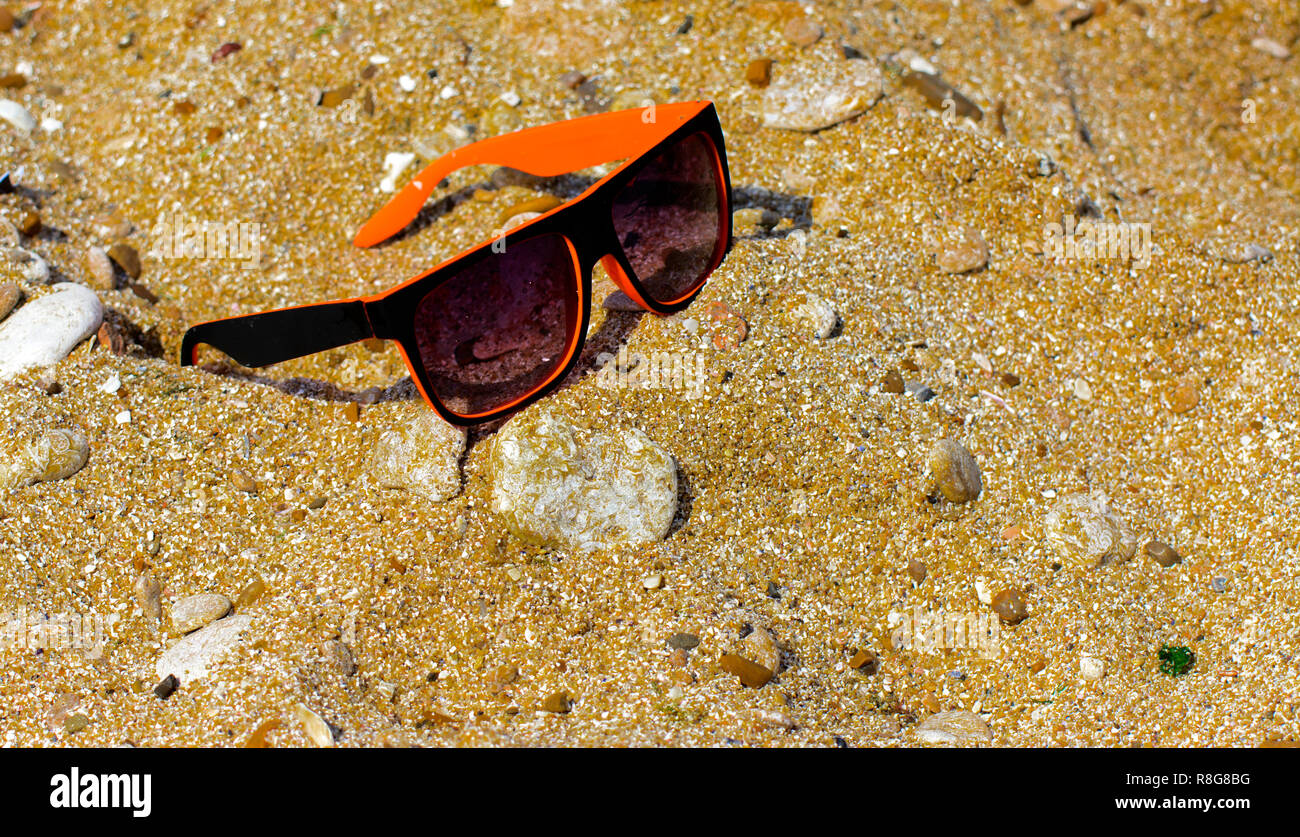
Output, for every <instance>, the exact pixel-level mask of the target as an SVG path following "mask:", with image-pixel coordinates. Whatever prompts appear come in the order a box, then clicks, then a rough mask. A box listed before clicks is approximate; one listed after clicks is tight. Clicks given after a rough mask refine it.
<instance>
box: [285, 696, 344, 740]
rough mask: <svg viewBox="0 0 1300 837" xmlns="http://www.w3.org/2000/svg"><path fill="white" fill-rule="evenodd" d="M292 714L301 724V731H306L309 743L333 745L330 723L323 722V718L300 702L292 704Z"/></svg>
mask: <svg viewBox="0 0 1300 837" xmlns="http://www.w3.org/2000/svg"><path fill="white" fill-rule="evenodd" d="M293 715H294V717H295V718H297V719H298V723H300V724H302V729H303V732H305V733H307V737H308V738H309V739H311V743H313V744H315V745H316V746H317V747H333V746H334V733H333V731H331V730H330V725H329V724H327V723H325V719H324V718H322V717H321V716H320V715H317V714H316V713H315V712H313V711H311V710H310V709H308V708H307V706H306V705H305V704H302V703H295V704H294V705H293Z"/></svg>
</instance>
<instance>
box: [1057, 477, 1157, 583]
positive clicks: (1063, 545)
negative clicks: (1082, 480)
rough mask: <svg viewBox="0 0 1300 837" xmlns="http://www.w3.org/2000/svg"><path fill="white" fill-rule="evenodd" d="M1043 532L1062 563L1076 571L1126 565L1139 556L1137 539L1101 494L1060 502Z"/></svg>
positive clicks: (1070, 496) (1078, 495)
mask: <svg viewBox="0 0 1300 837" xmlns="http://www.w3.org/2000/svg"><path fill="white" fill-rule="evenodd" d="M1043 529H1044V532H1045V533H1046V535H1047V540H1048V542H1049V543H1051V544H1052V545H1053V546H1054V547H1055V548H1056V551H1057V553H1058V554H1059V555H1060V557H1061V559H1062V562H1063V563H1067V564H1070V565H1072V566H1074V567H1075V568H1076V569H1088V568H1090V567H1093V566H1098V565H1103V564H1115V563H1122V562H1124V561H1128V560H1129V559H1131V558H1132V557H1133V556H1134V555H1136V554H1137V535H1136V534H1134V532H1133V529H1132V528H1131V527H1130V526H1129V525H1128V523H1127V522H1125V520H1124V519H1123V518H1122V517H1120V515H1119V514H1118V513H1117V512H1116V511H1115V510H1114V509H1112V508H1111V506H1110V500H1109V498H1108V497H1107V496H1106V494H1105V493H1104V492H1102V491H1100V490H1093V491H1091V492H1078V493H1075V494H1067V495H1065V496H1064V497H1062V498H1061V499H1059V500H1058V501H1057V502H1056V505H1054V506H1053V507H1052V509H1051V511H1049V512H1048V513H1047V517H1046V519H1045V520H1044V523H1043Z"/></svg>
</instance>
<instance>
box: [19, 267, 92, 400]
mask: <svg viewBox="0 0 1300 837" xmlns="http://www.w3.org/2000/svg"><path fill="white" fill-rule="evenodd" d="M103 320H104V306H103V305H102V304H101V303H100V301H99V297H97V296H95V292H94V291H92V290H90V289H89V288H87V287H84V286H82V285H73V284H71V283H68V284H62V285H60V286H59V287H57V288H56V289H55V290H53V291H52V292H50V293H48V294H46V295H45V296H42V297H40V298H39V299H34V300H32V301H31V302H29V303H27V304H26V305H24V306H23V307H22V308H19V309H18V310H17V311H15V312H14V313H12V314H10V315H9V316H8V318H6V319H5V321H4V322H3V323H0V380H6V379H8V378H12V377H13V376H15V375H17V374H18V373H20V372H22V371H24V370H27V369H31V368H33V367H37V366H53V365H54V364H56V363H58V362H59V361H61V360H63V359H64V358H65V357H67V356H68V353H69V352H71V351H72V350H73V349H74V348H75V347H76V346H77V344H79V343H80V342H81V341H82V340H85V339H86V338H87V337H89V336H90V335H92V334H94V333H95V330H96V329H98V328H99V325H100V323H102V322H103Z"/></svg>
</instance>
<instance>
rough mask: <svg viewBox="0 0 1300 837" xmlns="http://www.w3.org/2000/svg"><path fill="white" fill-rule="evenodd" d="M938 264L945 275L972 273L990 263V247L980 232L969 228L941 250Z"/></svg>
mask: <svg viewBox="0 0 1300 837" xmlns="http://www.w3.org/2000/svg"><path fill="white" fill-rule="evenodd" d="M938 263H939V269H940V270H942V271H943V272H944V273H970V272H972V271H975V270H979V269H980V268H982V267H984V266H985V265H987V264H988V263H989V246H988V244H987V243H986V242H985V241H984V236H982V235H980V234H979V231H978V230H975V229H969V228H968V229H966V230H965V231H964V232H963V234H962V236H961V237H960V238H958V239H957V240H956V241H951V242H948V244H947V245H946V246H945V247H944V248H943V249H942V250H940V252H939V256H938Z"/></svg>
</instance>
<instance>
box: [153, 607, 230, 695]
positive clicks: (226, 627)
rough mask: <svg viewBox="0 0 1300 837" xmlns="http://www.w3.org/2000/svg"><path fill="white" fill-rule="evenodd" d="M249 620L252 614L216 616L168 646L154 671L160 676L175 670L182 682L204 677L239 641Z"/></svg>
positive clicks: (162, 677)
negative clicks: (204, 626)
mask: <svg viewBox="0 0 1300 837" xmlns="http://www.w3.org/2000/svg"><path fill="white" fill-rule="evenodd" d="M252 624H253V617H251V616H228V617H226V618H225V619H218V620H217V621H216V622H213V623H212V624H211V625H208V626H207V627H206V628H200V629H199V630H197V631H195V632H194V633H192V634H190V635H189V636H187V637H185V638H184V639H182V640H181V641H180V642H178V643H176V644H175V645H173V646H172V647H171V648H168V649H167V651H165V652H164V653H163V655H162V656H161V657H159V658H158V663H157V665H155V666H154V672H155V673H156V674H157V675H158V679H159V680H163V679H165V678H166V677H167V675H169V674H174V675H176V679H177V680H179V681H181V684H182V685H183V684H185V683H191V682H193V681H195V680H199V679H201V678H204V677H207V676H208V672H209V670H210V669H211V667H212V665H213V664H214V663H216V662H217V661H218V660H219V659H220V658H221V657H224V656H225V655H226V654H227V653H228V652H229V651H230V650H231V649H232V648H234V647H235V646H236V645H238V644H239V641H240V638H241V635H242V634H243V633H244V631H247V630H248V628H249V626H250V625H252Z"/></svg>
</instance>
